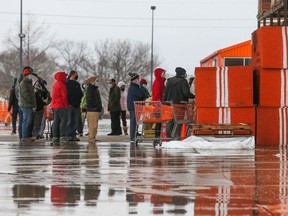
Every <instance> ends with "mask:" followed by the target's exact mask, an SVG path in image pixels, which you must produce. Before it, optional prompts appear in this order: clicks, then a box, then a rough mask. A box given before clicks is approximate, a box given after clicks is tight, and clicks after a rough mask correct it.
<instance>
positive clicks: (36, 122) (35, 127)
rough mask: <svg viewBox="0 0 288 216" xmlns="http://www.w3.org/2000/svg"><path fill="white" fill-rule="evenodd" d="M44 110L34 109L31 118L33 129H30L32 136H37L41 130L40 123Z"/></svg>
mask: <svg viewBox="0 0 288 216" xmlns="http://www.w3.org/2000/svg"><path fill="white" fill-rule="evenodd" d="M43 114H44V110H39V111H36V113H35V116H34V119H33V131H32V136H33V137H36V138H38V139H39V138H40V137H39V133H40V130H41V123H42V118H43Z"/></svg>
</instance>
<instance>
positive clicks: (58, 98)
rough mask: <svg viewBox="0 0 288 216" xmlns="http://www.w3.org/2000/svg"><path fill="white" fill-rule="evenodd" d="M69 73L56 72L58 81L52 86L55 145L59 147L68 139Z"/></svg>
mask: <svg viewBox="0 0 288 216" xmlns="http://www.w3.org/2000/svg"><path fill="white" fill-rule="evenodd" d="M67 75H68V74H67V73H65V72H62V71H61V72H56V73H55V75H54V79H55V80H56V81H55V83H54V84H53V86H52V102H51V108H52V109H53V116H54V120H53V125H52V133H53V144H55V145H58V144H59V142H60V143H65V142H66V141H68V140H67V138H66V127H67V109H68V97H67V86H66V78H67Z"/></svg>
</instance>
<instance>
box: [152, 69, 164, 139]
mask: <svg viewBox="0 0 288 216" xmlns="http://www.w3.org/2000/svg"><path fill="white" fill-rule="evenodd" d="M154 76H155V80H154V82H153V84H152V101H161V102H162V99H163V93H164V90H165V80H166V78H165V76H166V71H165V70H164V69H163V68H155V70H154ZM161 125H162V124H161V123H156V125H155V138H159V137H160V134H161ZM154 143H155V144H156V143H158V141H157V140H155V141H154Z"/></svg>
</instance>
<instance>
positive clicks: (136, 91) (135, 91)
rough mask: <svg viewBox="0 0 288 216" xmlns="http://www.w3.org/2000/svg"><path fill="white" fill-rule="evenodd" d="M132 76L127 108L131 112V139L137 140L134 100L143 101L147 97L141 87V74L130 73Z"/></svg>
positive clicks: (132, 140)
mask: <svg viewBox="0 0 288 216" xmlns="http://www.w3.org/2000/svg"><path fill="white" fill-rule="evenodd" d="M129 75H130V77H131V82H130V86H129V89H128V94H127V108H128V111H129V113H130V141H131V143H132V142H134V141H135V138H136V137H135V135H136V116H135V108H134V101H143V100H145V99H146V97H145V93H144V91H143V90H142V89H141V88H140V80H139V75H138V74H136V73H129Z"/></svg>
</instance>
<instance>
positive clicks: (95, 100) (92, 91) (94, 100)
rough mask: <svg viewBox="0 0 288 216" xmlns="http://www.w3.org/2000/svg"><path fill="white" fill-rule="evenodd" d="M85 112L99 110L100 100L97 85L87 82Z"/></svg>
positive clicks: (100, 106) (100, 108) (100, 107)
mask: <svg viewBox="0 0 288 216" xmlns="http://www.w3.org/2000/svg"><path fill="white" fill-rule="evenodd" d="M86 106H87V112H101V110H102V101H101V97H100V92H99V89H98V87H97V86H95V85H92V84H88V86H87V89H86Z"/></svg>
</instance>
